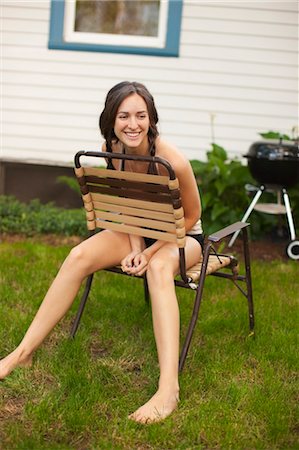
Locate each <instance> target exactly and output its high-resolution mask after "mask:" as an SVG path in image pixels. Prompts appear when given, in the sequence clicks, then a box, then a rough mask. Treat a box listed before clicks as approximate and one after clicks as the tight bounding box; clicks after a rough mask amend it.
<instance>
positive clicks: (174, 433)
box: [0, 240, 299, 450]
mask: <svg viewBox="0 0 299 450" xmlns="http://www.w3.org/2000/svg"><path fill="white" fill-rule="evenodd" d="M68 251H69V247H68V246H63V247H55V248H52V247H50V246H48V245H45V244H42V243H37V242H35V243H33V242H31V241H30V240H28V241H24V242H19V243H14V244H8V243H5V242H3V243H2V244H0V265H1V270H0V277H1V287H0V305H1V310H0V323H1V328H0V355H2V356H4V355H5V354H7V353H8V352H9V351H11V350H12V349H13V348H14V346H16V344H17V343H18V342H19V341H20V339H21V338H22V336H23V333H24V331H25V330H26V328H27V327H28V325H29V323H30V321H31V320H32V318H33V315H34V314H35V312H36V310H37V308H38V305H39V303H40V301H41V299H42V298H43V295H44V293H45V292H46V290H47V288H48V286H49V283H50V282H51V280H52V279H53V277H54V275H55V273H56V272H57V269H58V268H59V265H60V263H61V262H62V260H63V259H64V257H65V256H66V254H67V253H68ZM252 272H253V289H254V299H255V313H256V338H255V339H253V338H249V337H248V315H247V305H246V301H245V300H244V298H243V296H241V294H240V293H239V292H238V290H237V289H235V288H234V287H233V285H232V284H231V283H230V282H229V281H227V280H220V279H215V278H213V277H209V278H208V280H207V283H206V287H205V292H204V301H203V305H202V309H201V313H200V318H199V322H198V326H197V329H196V332H195V335H194V339H193V342H192V347H191V349H190V353H189V356H188V359H187V363H186V366H185V369H184V372H183V373H182V375H181V376H180V384H181V402H180V405H179V408H178V409H177V410H176V411H175V412H174V414H173V415H172V416H171V417H169V418H167V419H166V420H165V421H164V422H162V423H158V424H152V425H147V426H143V425H140V424H136V423H134V422H132V421H129V420H128V419H127V415H128V414H129V413H130V412H132V411H134V410H135V409H136V408H137V407H138V406H140V405H141V404H142V403H144V402H145V401H146V400H148V398H149V397H150V396H151V395H152V394H153V393H154V392H155V388H156V385H157V379H158V375H159V371H158V365H157V357H156V350H155V343H154V338H153V332H152V325H151V311H150V307H149V306H148V305H146V304H145V302H144V300H143V287H142V283H141V282H140V280H136V279H130V278H127V277H120V276H118V275H114V274H108V273H106V272H101V273H99V274H97V275H96V277H95V281H94V286H93V290H92V292H91V295H90V299H89V302H88V304H87V307H86V312H85V314H84V316H83V319H82V322H81V325H80V328H79V331H78V334H77V337H76V339H75V340H73V341H72V340H70V339H69V329H70V325H71V322H72V318H73V317H74V314H75V311H76V308H77V306H78V299H77V301H76V302H75V304H74V307H73V309H72V310H71V311H70V312H69V314H68V315H67V316H66V317H65V319H64V320H63V321H62V322H61V323H60V324H59V325H58V326H57V327H56V329H55V330H54V331H53V333H52V334H51V335H50V336H49V338H48V339H47V340H46V341H45V343H44V345H43V346H42V347H41V348H40V349H39V350H38V351H37V353H36V355H35V359H34V365H33V367H32V368H31V369H18V370H16V371H14V372H13V374H12V375H11V376H10V377H8V378H7V379H6V380H5V381H4V382H2V383H0V448H1V450H2V449H5V450H12V449H26V450H29V449H30V450H31V449H53V450H54V449H55V450H59V449H80V450H83V449H84V450H85V449H146V450H148V449H242V450H243V449H280V450H282V449H298V446H299V442H298V421H297V419H298V414H297V401H298V397H297V398H296V392H298V390H297V388H298V385H297V382H296V375H297V373H298V364H297V355H296V347H297V330H298V326H297V323H298V321H297V318H298V298H299V276H298V275H299V271H298V262H295V261H290V260H284V261H282V260H279V261H272V262H258V261H253V263H252ZM178 297H179V303H180V309H181V322H182V329H183V330H184V329H185V327H186V325H187V321H188V319H189V315H190V313H191V308H192V299H193V296H192V293H191V292H190V291H187V290H183V289H180V290H178ZM296 423H297V424H296Z"/></svg>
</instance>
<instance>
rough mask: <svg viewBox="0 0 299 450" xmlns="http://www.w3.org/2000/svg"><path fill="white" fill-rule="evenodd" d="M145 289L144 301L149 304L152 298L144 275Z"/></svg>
mask: <svg viewBox="0 0 299 450" xmlns="http://www.w3.org/2000/svg"><path fill="white" fill-rule="evenodd" d="M143 288H144V300H145V301H146V303H149V299H150V296H149V290H148V283H147V278H146V274H145V275H144V278H143Z"/></svg>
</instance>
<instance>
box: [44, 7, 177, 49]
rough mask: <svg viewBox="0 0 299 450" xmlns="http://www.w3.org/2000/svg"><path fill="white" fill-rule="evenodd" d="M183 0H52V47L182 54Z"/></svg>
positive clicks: (50, 41)
mask: <svg viewBox="0 0 299 450" xmlns="http://www.w3.org/2000/svg"><path fill="white" fill-rule="evenodd" d="M182 1H183V0H109V1H107V0H52V3H51V24H50V40H49V48H50V49H61V50H83V51H98V52H112V53H135V54H143V55H146V54H147V55H161V56H178V53H179V41H180V28H181V15H182Z"/></svg>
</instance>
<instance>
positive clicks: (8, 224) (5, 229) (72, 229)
mask: <svg viewBox="0 0 299 450" xmlns="http://www.w3.org/2000/svg"><path fill="white" fill-rule="evenodd" d="M0 232H1V233H22V234H24V235H26V236H32V235H34V234H36V233H53V234H62V235H66V236H71V235H79V236H86V224H85V216H84V210H83V208H82V209H81V208H80V209H63V208H58V207H56V206H54V205H53V204H52V203H48V204H46V205H43V204H42V203H41V202H40V201H39V200H37V199H35V200H32V201H31V202H30V203H28V204H25V203H22V202H20V201H19V200H17V199H16V198H15V197H12V196H0Z"/></svg>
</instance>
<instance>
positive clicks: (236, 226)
mask: <svg viewBox="0 0 299 450" xmlns="http://www.w3.org/2000/svg"><path fill="white" fill-rule="evenodd" d="M248 225H250V224H249V223H246V222H235V223H233V224H232V225H229V226H228V227H225V228H222V229H221V230H219V231H216V232H215V233H213V234H210V236H208V240H209V241H211V242H219V241H221V239H223V238H225V237H227V236H229V235H231V234H233V233H235V232H236V231H240V230H241V229H242V228H245V227H248Z"/></svg>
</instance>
